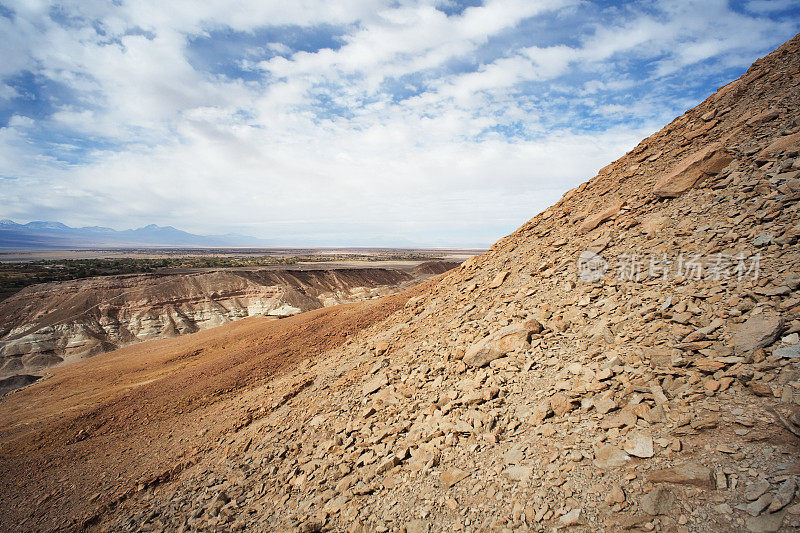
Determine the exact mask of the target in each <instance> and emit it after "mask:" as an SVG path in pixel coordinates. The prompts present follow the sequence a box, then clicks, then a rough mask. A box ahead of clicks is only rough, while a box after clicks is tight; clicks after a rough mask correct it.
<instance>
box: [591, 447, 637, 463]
mask: <svg viewBox="0 0 800 533" xmlns="http://www.w3.org/2000/svg"><path fill="white" fill-rule="evenodd" d="M628 461H630V456H629V455H628V454H626V453H625V452H623V451H622V450H620V449H619V448H617V447H616V446H614V445H611V444H606V445H605V446H602V447H601V448H599V449H598V450H597V451H596V452H595V454H594V464H595V466H597V467H598V468H619V467H621V466H623V465H624V464H625V463H627V462H628Z"/></svg>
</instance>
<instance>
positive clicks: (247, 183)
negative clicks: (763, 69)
mask: <svg viewBox="0 0 800 533" xmlns="http://www.w3.org/2000/svg"><path fill="white" fill-rule="evenodd" d="M785 11H786V10H783V11H781V10H776V9H774V8H772V7H768V6H764V5H761V3H759V2H750V3H748V4H747V5H746V6H744V7H743V8H735V7H731V6H729V5H728V3H727V2H724V1H721V0H712V1H706V2H695V1H692V0H682V1H679V2H670V3H663V4H662V3H656V2H642V3H634V4H626V5H625V6H624V7H616V6H611V7H601V6H598V5H595V4H591V3H585V2H580V1H578V0H538V1H532V0H487V1H484V2H460V1H456V0H452V1H450V0H449V1H447V2H444V1H441V0H402V1H390V0H345V1H341V2H324V1H321V0H302V1H297V2H291V3H285V2H248V1H244V0H240V1H237V2H233V3H231V2H222V1H208V2H202V3H199V4H198V3H196V2H189V1H176V2H168V3H164V2H155V1H147V0H141V1H137V2H125V1H123V2H118V3H114V4H111V3H108V2H103V1H100V0H96V1H94V0H90V1H86V0H83V1H80V2H61V3H58V4H50V3H48V2H44V1H41V2H34V1H30V0H27V1H24V2H22V1H20V2H7V3H5V4H2V8H0V32H2V33H3V35H4V36H5V37H6V38H5V39H4V40H3V41H2V42H0V53H1V54H3V55H4V57H7V58H8V60H4V61H3V62H2V64H0V176H1V177H2V178H3V179H0V196H2V198H3V200H4V201H3V209H2V212H0V216H7V217H11V218H17V219H20V220H31V219H41V218H51V219H58V220H61V221H63V222H66V223H70V224H101V225H106V226H114V227H118V228H123V227H130V226H136V225H143V224H147V223H153V222H154V223H159V224H172V225H175V226H178V227H181V228H183V229H187V230H190V231H195V232H207V233H212V232H213V233H218V232H226V231H238V232H244V233H249V234H253V235H257V236H262V237H267V238H276V239H279V240H282V241H284V242H285V243H286V244H297V245H307V244H315V245H323V244H345V243H347V244H377V243H383V244H386V245H403V244H410V243H415V244H431V245H451V246H466V245H487V244H490V243H491V242H493V241H494V240H496V239H497V238H498V237H500V236H502V235H503V234H505V233H508V232H509V231H511V230H513V229H514V228H516V227H517V226H519V225H521V224H522V223H524V221H525V220H527V219H528V218H529V217H530V216H532V215H534V214H535V213H536V212H538V211H540V210H542V209H544V208H545V207H547V206H548V205H549V204H551V203H552V202H554V201H555V200H557V199H558V197H560V195H561V194H562V193H563V192H564V191H565V190H566V189H568V188H570V187H572V186H574V185H576V184H578V183H580V182H581V181H583V180H585V179H588V178H589V177H591V176H592V175H593V174H594V173H595V172H596V170H597V169H598V168H600V167H602V166H604V165H605V164H607V163H608V162H610V161H611V160H613V159H615V158H616V157H618V156H619V155H621V154H622V153H624V152H625V151H626V150H628V149H630V148H631V147H632V146H633V145H634V144H635V143H636V142H638V140H639V139H641V138H642V137H643V136H645V135H647V134H649V133H651V132H652V131H654V130H655V129H657V128H658V127H659V126H660V125H661V124H663V123H664V122H666V121H668V120H669V119H671V118H672V117H673V116H674V115H676V114H679V113H681V112H683V110H684V109H685V108H686V107H688V106H691V105H693V104H695V103H697V102H698V101H699V100H700V99H702V98H703V97H704V96H705V95H706V94H708V93H710V92H712V91H713V90H715V89H716V88H717V87H718V86H720V85H722V84H724V83H725V82H726V81H728V80H729V79H730V78H732V77H735V76H738V75H739V74H741V72H742V71H743V69H744V68H746V66H747V65H749V63H750V62H751V61H752V60H754V59H755V58H756V57H758V56H760V55H763V54H764V53H766V52H768V51H769V50H770V49H772V48H774V47H775V46H777V45H778V44H780V42H782V41H783V40H786V39H788V38H791V37H792V36H793V34H794V33H795V32H796V31H797V26H798V21H800V16H798V15H797V14H790V15H787V13H786V12H785Z"/></svg>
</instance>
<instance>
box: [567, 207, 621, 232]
mask: <svg viewBox="0 0 800 533" xmlns="http://www.w3.org/2000/svg"><path fill="white" fill-rule="evenodd" d="M624 205H625V202H615V203H613V204H611V205H609V206H608V207H606V208H605V209H603V210H602V211H600V212H599V213H595V214H594V215H589V216H588V217H586V219H585V220H584V221H583V223H582V224H581V225H580V227H579V228H578V229H579V231H580V232H581V233H587V232H589V231H592V230H593V229H594V228H596V227H597V226H599V225H600V224H602V223H603V222H605V221H607V220H610V219H612V218H614V217H615V216H617V214H619V212H620V211H621V210H622V206H624Z"/></svg>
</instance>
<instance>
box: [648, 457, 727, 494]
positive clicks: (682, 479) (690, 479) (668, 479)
mask: <svg viewBox="0 0 800 533" xmlns="http://www.w3.org/2000/svg"><path fill="white" fill-rule="evenodd" d="M648 479H649V480H650V481H651V482H653V483H675V484H678V485H694V486H695V487H700V488H712V487H714V486H715V485H716V484H715V483H714V475H713V473H712V472H711V469H710V468H707V467H705V466H703V465H701V464H699V463H684V464H681V465H676V466H673V467H671V468H665V469H663V470H656V471H655V472H653V473H652V474H650V477H649V478H648Z"/></svg>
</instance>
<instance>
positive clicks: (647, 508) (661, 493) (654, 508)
mask: <svg viewBox="0 0 800 533" xmlns="http://www.w3.org/2000/svg"><path fill="white" fill-rule="evenodd" d="M641 503H642V510H643V511H644V512H645V513H647V514H649V515H651V516H657V515H665V514H667V513H669V512H670V510H671V509H672V506H673V505H674V504H675V495H674V494H672V491H671V490H669V489H668V488H666V487H656V488H654V489H653V490H651V491H650V492H648V493H647V494H645V495H644V496H642V501H641Z"/></svg>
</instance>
